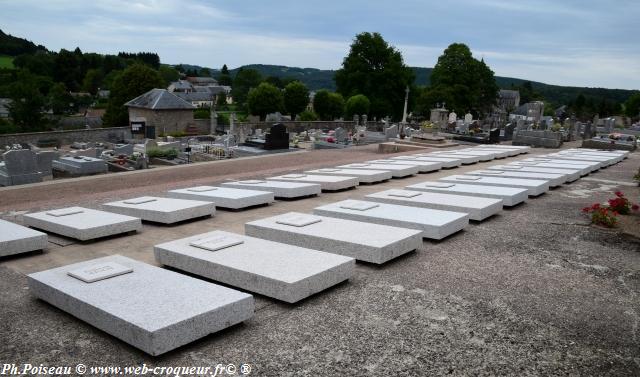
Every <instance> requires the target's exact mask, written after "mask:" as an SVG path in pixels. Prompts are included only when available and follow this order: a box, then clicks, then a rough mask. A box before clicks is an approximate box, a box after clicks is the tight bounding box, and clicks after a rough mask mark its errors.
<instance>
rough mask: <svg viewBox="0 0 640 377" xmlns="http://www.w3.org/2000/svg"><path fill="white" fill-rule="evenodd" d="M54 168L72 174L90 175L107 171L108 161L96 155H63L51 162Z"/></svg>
mask: <svg viewBox="0 0 640 377" xmlns="http://www.w3.org/2000/svg"><path fill="white" fill-rule="evenodd" d="M51 164H52V165H51V166H52V167H53V169H55V170H60V171H64V172H67V173H69V174H72V175H90V174H99V173H106V172H107V163H106V162H105V161H104V160H102V159H100V158H95V157H86V156H74V157H70V156H63V157H60V158H59V159H57V160H54V161H53V162H52V163H51Z"/></svg>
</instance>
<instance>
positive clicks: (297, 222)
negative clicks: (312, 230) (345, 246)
mask: <svg viewBox="0 0 640 377" xmlns="http://www.w3.org/2000/svg"><path fill="white" fill-rule="evenodd" d="M320 221H322V219H320V218H318V217H315V216H307V215H293V216H289V217H284V218H282V219H279V220H278V221H276V223H278V224H282V225H291V226H296V227H299V228H300V227H303V226H307V225H311V224H315V223H319V222H320Z"/></svg>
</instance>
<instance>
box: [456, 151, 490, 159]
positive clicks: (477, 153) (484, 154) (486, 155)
mask: <svg viewBox="0 0 640 377" xmlns="http://www.w3.org/2000/svg"><path fill="white" fill-rule="evenodd" d="M455 153H456V154H461V155H464V156H472V157H473V156H477V157H478V160H479V161H482V162H484V161H491V160H493V159H495V158H496V154H495V153H493V152H484V151H471V150H469V149H456V150H455Z"/></svg>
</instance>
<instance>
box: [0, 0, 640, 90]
mask: <svg viewBox="0 0 640 377" xmlns="http://www.w3.org/2000/svg"><path fill="white" fill-rule="evenodd" d="M639 25H640V1H639V0H575V1H574V0H555V1H554V0H478V1H474V0H440V1H430V0H422V1H420V0H395V1H387V0H367V1H365V0H340V1H336V0H323V1H317V0H303V1H294V0H208V1H207V0H91V1H87V0H0V29H2V30H3V31H4V32H5V33H8V34H12V35H15V36H19V37H23V38H27V39H29V40H32V41H33V42H34V43H36V44H43V45H45V46H46V47H47V48H49V49H50V50H54V51H58V50H59V49H61V48H66V49H69V50H72V49H74V48H75V47H80V49H81V50H82V51H84V52H98V53H112V54H114V53H117V52H119V51H127V52H137V51H151V52H157V53H158V54H159V55H160V59H161V61H162V62H163V63H168V64H178V63H187V64H195V65H200V66H207V67H212V68H220V67H221V66H222V65H223V64H227V66H228V67H229V68H235V67H238V66H241V65H245V64H278V65H286V66H292V67H310V68H319V69H338V68H340V66H341V64H342V60H343V58H344V57H345V55H347V54H348V52H349V45H350V44H351V43H352V41H353V39H354V37H355V35H356V34H358V33H361V32H365V31H368V32H379V33H380V34H382V36H383V37H384V38H385V40H386V41H387V42H388V43H389V44H391V45H393V46H394V47H395V48H397V49H398V50H399V51H400V52H402V55H403V57H404V60H405V63H406V64H407V65H410V66H418V67H433V66H434V65H435V64H436V62H437V60H438V56H439V55H441V54H442V52H443V50H444V49H445V48H446V47H447V46H448V45H449V44H451V43H456V42H458V43H465V44H467V45H468V46H469V47H470V48H471V50H472V52H473V54H474V56H475V57H476V58H478V59H479V58H484V60H485V62H486V63H487V64H488V65H489V66H490V67H491V69H493V71H494V72H495V74H496V75H498V76H509V77H517V78H522V79H528V80H533V81H540V82H545V83H548V84H556V85H569V86H588V87H606V88H620V89H640V38H639V37H638V35H640V26H639Z"/></svg>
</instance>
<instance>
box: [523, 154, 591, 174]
mask: <svg viewBox="0 0 640 377" xmlns="http://www.w3.org/2000/svg"><path fill="white" fill-rule="evenodd" d="M518 162H523V163H528V162H536V163H549V164H558V165H562V166H567V167H570V168H572V169H575V168H580V169H583V168H584V169H589V172H593V171H596V170H598V169H600V163H598V162H593V163H591V162H579V161H573V160H564V159H561V158H550V157H549V158H547V157H535V158H525V159H524V160H519V161H518Z"/></svg>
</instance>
